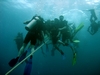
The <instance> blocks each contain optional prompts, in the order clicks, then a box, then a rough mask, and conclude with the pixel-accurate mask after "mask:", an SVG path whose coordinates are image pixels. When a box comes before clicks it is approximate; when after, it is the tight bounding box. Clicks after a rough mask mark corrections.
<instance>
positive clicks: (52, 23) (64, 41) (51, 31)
mask: <svg viewBox="0 0 100 75" xmlns="http://www.w3.org/2000/svg"><path fill="white" fill-rule="evenodd" d="M90 12H91V18H90V22H91V25H90V26H89V28H88V31H89V33H90V34H92V35H93V34H95V33H96V32H97V31H98V28H99V26H100V21H98V23H96V22H95V21H96V20H97V17H96V15H95V12H94V10H90ZM93 18H94V19H93ZM24 24H25V25H26V26H25V29H26V30H27V31H28V32H27V34H26V36H25V38H24V40H23V34H22V33H18V36H17V37H16V38H15V42H16V44H17V48H18V51H19V53H18V56H17V57H16V58H13V59H12V60H10V62H9V66H10V67H14V66H15V65H16V64H17V63H18V62H21V61H22V60H23V59H24V58H25V57H26V56H27V53H28V52H30V53H32V52H34V51H35V49H37V48H38V47H39V46H40V45H41V44H43V43H44V44H45V45H46V49H47V48H48V46H49V43H47V42H45V41H46V39H47V38H48V40H49V41H50V42H51V43H50V44H52V45H53V48H52V50H51V55H52V56H53V55H55V50H57V51H59V52H60V54H61V55H62V56H63V58H65V55H64V52H63V50H61V49H60V48H59V47H60V45H63V46H68V47H70V49H71V50H72V52H73V65H75V63H76V47H75V44H77V43H79V42H80V41H79V40H77V39H76V38H75V35H76V34H77V32H78V31H80V30H81V29H82V28H83V27H84V24H83V23H80V24H79V25H78V27H75V24H73V23H68V21H66V20H64V16H62V15H60V16H59V18H54V20H47V21H44V19H43V18H42V17H41V16H38V15H35V16H33V18H32V19H31V20H29V21H25V22H24ZM18 41H20V42H18ZM28 44H29V45H28ZM27 45H28V49H27V50H26V51H25V49H26V46H27ZM41 50H42V53H43V54H44V52H43V49H42V47H41ZM32 57H33V54H32V55H31V56H30V58H29V59H27V61H26V63H27V64H26V68H25V71H24V75H30V71H31V70H30V69H29V68H32V67H29V66H30V64H32Z"/></svg>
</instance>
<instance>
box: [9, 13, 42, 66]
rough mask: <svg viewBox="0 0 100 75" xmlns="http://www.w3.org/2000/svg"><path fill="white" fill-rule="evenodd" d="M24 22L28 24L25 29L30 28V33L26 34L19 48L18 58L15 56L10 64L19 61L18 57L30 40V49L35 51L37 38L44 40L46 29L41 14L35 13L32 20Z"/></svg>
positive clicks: (12, 64)
mask: <svg viewBox="0 0 100 75" xmlns="http://www.w3.org/2000/svg"><path fill="white" fill-rule="evenodd" d="M24 24H27V25H26V26H25V29H26V30H28V33H27V34H26V37H25V39H24V41H23V45H22V47H21V48H20V50H19V53H18V56H17V57H16V58H13V59H12V60H11V61H10V62H9V65H10V66H11V67H13V66H14V65H16V63H17V62H18V59H19V58H20V56H21V55H22V54H23V53H24V49H25V48H26V46H27V44H28V43H29V42H30V50H31V52H33V51H34V50H35V49H34V48H35V45H36V43H37V40H39V41H44V35H43V32H44V29H43V25H44V22H43V18H42V17H40V16H37V15H35V16H34V17H33V18H32V19H31V21H26V22H24Z"/></svg>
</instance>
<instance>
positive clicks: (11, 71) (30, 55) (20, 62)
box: [5, 39, 49, 75]
mask: <svg viewBox="0 0 100 75" xmlns="http://www.w3.org/2000/svg"><path fill="white" fill-rule="evenodd" d="M48 41H49V40H48V39H47V41H46V42H45V43H47V42H48ZM43 45H44V43H43V44H42V45H40V46H39V47H38V48H37V49H35V50H34V51H33V52H32V53H30V54H29V55H28V56H27V57H26V58H24V59H23V60H22V61H21V62H19V63H18V64H17V65H16V66H14V67H13V68H12V69H11V70H9V71H8V72H7V73H6V74H5V75H8V74H10V73H11V72H12V71H13V70H14V69H16V68H17V67H18V66H19V65H20V64H21V63H23V62H24V61H25V60H26V59H28V58H29V57H30V56H31V55H33V53H35V52H36V51H37V50H39V49H40V48H41V47H42V46H43Z"/></svg>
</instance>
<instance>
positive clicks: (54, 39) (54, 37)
mask: <svg viewBox="0 0 100 75" xmlns="http://www.w3.org/2000/svg"><path fill="white" fill-rule="evenodd" d="M58 24H59V20H58V19H57V18H55V19H54V20H53V21H51V25H52V28H51V30H50V37H51V41H52V44H53V48H52V50H51V53H52V55H54V51H55V50H58V51H59V52H60V53H61V55H62V56H63V57H64V52H63V51H62V50H61V49H59V47H58V46H59V43H60V42H59V41H58V40H59V38H60V32H59V30H58V26H57V25H58Z"/></svg>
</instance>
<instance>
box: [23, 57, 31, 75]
mask: <svg viewBox="0 0 100 75" xmlns="http://www.w3.org/2000/svg"><path fill="white" fill-rule="evenodd" d="M31 70H32V56H30V58H29V60H28V61H27V63H26V66H25V70H24V75H30V74H31Z"/></svg>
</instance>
